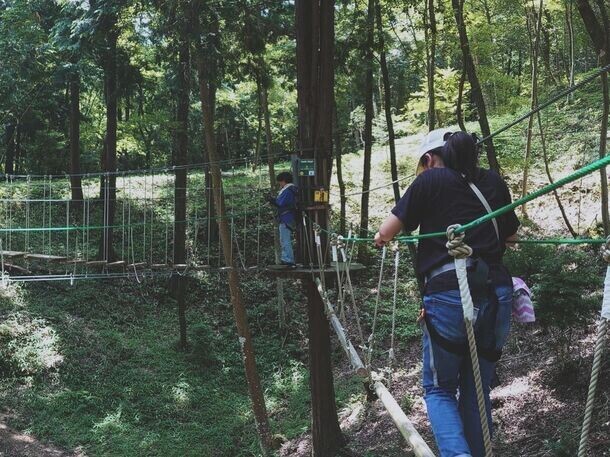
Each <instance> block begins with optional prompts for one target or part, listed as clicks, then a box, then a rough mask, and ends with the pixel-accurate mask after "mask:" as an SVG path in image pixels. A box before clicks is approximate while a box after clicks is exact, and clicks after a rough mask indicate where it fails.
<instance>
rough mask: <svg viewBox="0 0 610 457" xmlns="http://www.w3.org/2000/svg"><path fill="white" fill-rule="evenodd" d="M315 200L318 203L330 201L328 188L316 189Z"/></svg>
mask: <svg viewBox="0 0 610 457" xmlns="http://www.w3.org/2000/svg"><path fill="white" fill-rule="evenodd" d="M313 201H314V202H316V203H328V191H327V190H316V191H314V193H313Z"/></svg>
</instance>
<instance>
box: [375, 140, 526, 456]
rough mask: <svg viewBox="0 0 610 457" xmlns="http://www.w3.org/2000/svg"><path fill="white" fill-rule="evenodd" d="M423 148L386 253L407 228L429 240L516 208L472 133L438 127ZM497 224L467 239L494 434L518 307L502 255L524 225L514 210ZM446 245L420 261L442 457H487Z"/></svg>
mask: <svg viewBox="0 0 610 457" xmlns="http://www.w3.org/2000/svg"><path fill="white" fill-rule="evenodd" d="M422 148H423V149H422V151H421V152H423V153H424V154H423V155H422V158H421V159H420V162H419V165H418V172H420V173H419V174H418V176H417V178H416V179H415V181H414V182H413V184H411V186H410V187H409V188H408V189H407V191H406V192H405V194H404V196H403V197H402V198H401V199H400V201H399V202H398V204H397V205H396V207H394V208H393V209H392V213H391V214H390V215H389V216H388V218H387V219H386V220H385V222H384V223H383V224H382V225H381V227H380V229H379V232H378V233H377V234H376V236H375V244H376V245H377V246H383V245H384V244H386V243H387V242H388V241H390V240H392V239H393V238H394V237H395V236H396V235H397V234H398V233H400V231H402V230H405V231H407V232H411V231H413V230H415V229H417V228H418V227H419V233H420V234H425V233H434V232H445V231H446V230H447V227H448V226H450V225H452V224H466V223H468V222H470V221H472V220H474V219H477V218H479V217H481V216H483V215H485V214H486V213H487V212H488V210H487V208H486V207H490V209H491V210H495V209H498V208H500V207H502V206H504V205H507V204H509V203H510V202H511V197H510V193H509V191H508V188H507V186H506V184H505V183H504V181H503V180H502V178H501V177H500V176H499V175H498V174H497V173H496V172H494V171H491V170H484V169H481V168H479V167H478V149H477V145H476V140H475V138H474V137H473V136H472V135H470V134H468V133H466V132H456V133H450V132H447V131H443V130H435V131H432V132H430V133H429V134H428V136H427V137H426V139H425V140H424V144H423V145H422ZM475 189H476V190H475ZM477 192H479V193H480V194H481V196H477ZM494 221H495V222H492V221H490V222H487V223H484V224H481V225H479V226H478V227H475V228H473V229H472V230H469V231H468V232H466V237H465V242H466V244H468V245H469V246H470V247H472V248H473V254H472V256H471V257H470V258H469V259H468V260H467V264H468V276H469V284H470V287H471V293H472V295H473V299H474V302H475V312H476V316H475V319H476V320H475V334H476V337H477V345H478V349H479V354H480V356H479V364H480V369H481V377H482V381H483V388H484V393H485V401H486V404H487V416H488V422H489V427H490V430H491V425H492V423H491V404H490V401H489V392H490V383H491V379H492V376H493V373H494V368H495V363H496V362H497V360H498V359H499V357H500V355H501V351H502V348H503V346H504V344H505V342H506V339H507V337H508V332H509V329H510V317H511V308H512V279H511V276H510V274H509V272H508V270H507V269H506V267H504V265H503V264H502V256H503V254H504V251H505V249H506V242H507V241H509V240H511V241H512V240H514V239H516V232H517V228H518V227H519V221H518V219H517V217H516V215H515V213H514V212H513V211H510V212H508V213H506V214H505V215H503V216H500V217H498V218H497V219H495V220H494ZM446 242H447V239H446V238H444V237H433V238H427V239H422V240H420V242H419V249H418V254H417V267H416V269H417V274H418V275H420V276H421V277H422V278H423V279H424V281H425V290H424V297H423V310H422V317H423V318H422V319H421V322H422V328H423V333H424V334H423V349H424V354H423V362H424V363H423V386H424V390H425V400H426V405H427V409H428V416H429V418H430V422H431V424H432V429H433V431H434V436H435V439H436V442H437V444H438V447H439V450H440V452H441V457H454V456H475V457H478V456H483V455H484V448H483V440H482V431H481V425H480V420H479V413H478V406H477V401H476V391H475V386H474V380H473V375H472V366H471V363H470V358H469V356H468V353H467V339H466V329H465V326H464V322H463V312H462V303H461V298H460V292H459V288H458V284H457V277H456V274H455V266H454V261H453V259H452V258H451V257H450V256H449V254H448V252H447V247H446V246H445V244H446ZM458 391H459V399H458V395H457V393H458Z"/></svg>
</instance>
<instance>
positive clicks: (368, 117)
mask: <svg viewBox="0 0 610 457" xmlns="http://www.w3.org/2000/svg"><path fill="white" fill-rule="evenodd" d="M374 33H375V0H368V7H367V13H366V41H365V45H364V46H365V49H364V78H365V79H364V165H363V171H362V195H361V197H360V236H361V237H366V236H367V232H368V228H369V189H370V187H371V155H372V152H373V117H374V115H375V114H374V112H373V46H374V45H375V43H374ZM360 253H361V254H363V253H364V251H363V250H361V251H360Z"/></svg>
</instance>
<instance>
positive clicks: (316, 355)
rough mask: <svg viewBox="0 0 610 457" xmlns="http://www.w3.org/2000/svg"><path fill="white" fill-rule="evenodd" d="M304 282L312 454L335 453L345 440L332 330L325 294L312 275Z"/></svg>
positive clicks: (324, 455)
mask: <svg viewBox="0 0 610 457" xmlns="http://www.w3.org/2000/svg"><path fill="white" fill-rule="evenodd" d="M303 282H304V286H305V292H306V294H307V301H308V304H309V306H308V308H307V309H308V317H309V334H308V337H309V387H310V389H311V437H312V447H313V449H312V456H315V457H327V456H334V455H335V454H336V452H337V450H339V449H340V448H341V447H342V446H343V444H344V438H343V435H342V434H341V429H340V427H339V419H338V416H337V405H336V403H335V389H334V383H333V371H332V364H331V359H330V358H331V351H330V332H329V328H328V322H327V320H326V315H325V313H324V303H323V301H322V296H321V295H320V294H319V293H318V289H317V286H316V283H315V282H314V281H313V279H306V280H305V281H303Z"/></svg>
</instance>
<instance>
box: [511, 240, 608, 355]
mask: <svg viewBox="0 0 610 457" xmlns="http://www.w3.org/2000/svg"><path fill="white" fill-rule="evenodd" d="M506 264H507V266H508V268H509V270H510V271H511V273H512V274H513V275H514V276H520V277H522V278H523V279H525V281H526V282H527V283H528V284H529V286H530V287H531V289H532V295H533V302H534V309H535V311H536V320H537V321H538V322H539V323H540V325H542V326H543V328H545V329H547V330H548V331H550V332H551V333H552V334H553V335H554V338H553V340H552V342H553V343H552V344H553V345H554V347H555V348H556V349H557V350H558V351H559V355H560V356H565V355H566V353H567V351H568V349H569V347H570V345H571V344H572V339H573V337H574V332H575V331H577V330H578V329H582V328H584V327H585V326H587V325H588V324H590V323H591V321H592V320H593V319H594V316H595V314H596V311H597V310H598V309H599V305H600V301H601V296H600V295H599V293H597V292H599V287H598V285H599V284H600V283H601V278H602V272H601V267H600V262H599V260H598V255H592V252H588V251H587V250H581V249H578V248H576V249H574V248H561V247H560V248H557V247H556V246H551V247H549V246H540V245H539V246H536V245H529V246H526V245H524V246H522V247H520V248H519V249H518V250H515V251H513V252H510V253H509V254H508V255H507V256H506Z"/></svg>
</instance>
